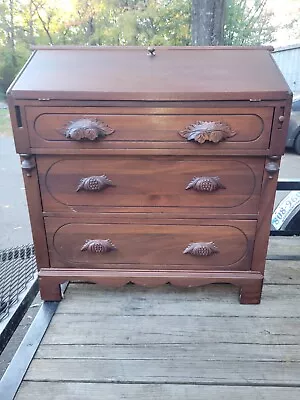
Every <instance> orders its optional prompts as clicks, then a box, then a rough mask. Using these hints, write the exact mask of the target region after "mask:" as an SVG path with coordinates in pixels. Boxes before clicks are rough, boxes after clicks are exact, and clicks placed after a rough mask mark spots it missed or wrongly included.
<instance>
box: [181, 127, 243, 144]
mask: <svg viewBox="0 0 300 400" xmlns="http://www.w3.org/2000/svg"><path fill="white" fill-rule="evenodd" d="M178 133H179V135H180V136H182V137H184V138H185V139H187V140H188V141H191V140H194V141H195V142H197V143H200V144H203V143H204V142H213V143H219V142H221V141H222V140H225V139H227V138H230V137H232V136H234V135H236V132H235V131H233V130H232V129H231V127H230V126H229V125H228V124H226V123H225V122H220V121H217V122H215V121H197V122H195V123H194V124H191V125H189V126H188V127H186V128H185V129H184V130H183V131H179V132H178Z"/></svg>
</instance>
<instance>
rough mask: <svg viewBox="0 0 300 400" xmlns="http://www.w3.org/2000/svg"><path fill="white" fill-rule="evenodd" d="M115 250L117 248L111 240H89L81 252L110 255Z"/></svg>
mask: <svg viewBox="0 0 300 400" xmlns="http://www.w3.org/2000/svg"><path fill="white" fill-rule="evenodd" d="M113 250H117V248H116V246H115V245H114V244H113V243H112V242H111V241H110V240H109V239H88V240H86V241H85V243H84V245H83V246H82V248H81V251H89V252H90V253H109V252H110V251H113Z"/></svg>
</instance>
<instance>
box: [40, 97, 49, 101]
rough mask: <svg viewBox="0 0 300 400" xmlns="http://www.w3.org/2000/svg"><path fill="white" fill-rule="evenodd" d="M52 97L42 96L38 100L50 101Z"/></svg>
mask: <svg viewBox="0 0 300 400" xmlns="http://www.w3.org/2000/svg"><path fill="white" fill-rule="evenodd" d="M49 100H50V97H40V98H39V99H38V101H49Z"/></svg>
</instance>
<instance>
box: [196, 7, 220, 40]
mask: <svg viewBox="0 0 300 400" xmlns="http://www.w3.org/2000/svg"><path fill="white" fill-rule="evenodd" d="M225 1H226V0H192V44H193V45H194V46H206V45H208V46H211V45H212V46H217V45H221V44H223V30H224V14H225Z"/></svg>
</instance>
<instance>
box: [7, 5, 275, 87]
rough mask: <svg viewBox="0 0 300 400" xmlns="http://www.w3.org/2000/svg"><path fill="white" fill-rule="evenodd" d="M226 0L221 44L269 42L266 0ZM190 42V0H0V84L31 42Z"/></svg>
mask: <svg viewBox="0 0 300 400" xmlns="http://www.w3.org/2000/svg"><path fill="white" fill-rule="evenodd" d="M248 3H249V2H248V1H246V0H227V7H226V13H225V27H224V28H225V30H224V40H225V44H228V45H230V44H234V45H239V44H241V45H250V44H261V43H262V44H263V43H266V42H270V41H271V39H272V32H273V31H274V28H273V27H272V26H271V25H270V21H269V14H268V12H267V11H266V7H265V3H266V0H253V1H252V4H253V5H252V7H249V6H248ZM57 44H63V45H68V44H81V45H149V44H152V45H190V44H191V0H127V1H126V0H68V1H67V0H61V1H58V0H51V1H49V0H0V88H1V86H2V89H3V90H6V89H7V87H8V85H9V84H10V82H11V81H12V79H13V78H14V76H15V75H16V73H17V72H18V70H19V69H20V68H21V66H22V65H23V64H24V62H25V61H26V59H27V58H28V56H29V54H30V45H57Z"/></svg>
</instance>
